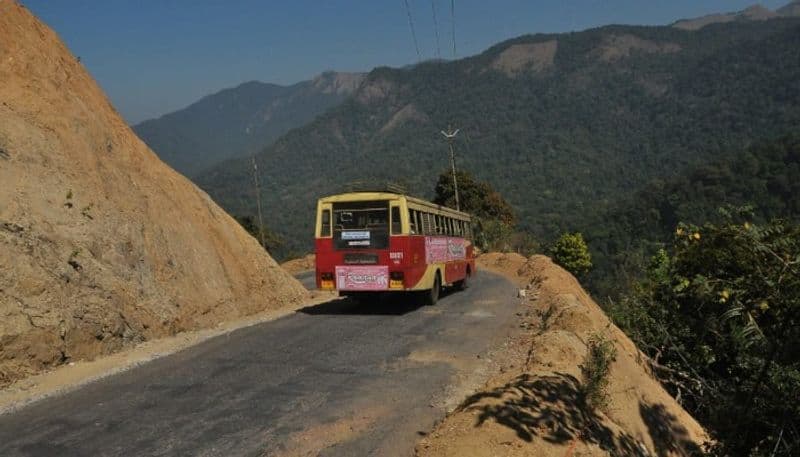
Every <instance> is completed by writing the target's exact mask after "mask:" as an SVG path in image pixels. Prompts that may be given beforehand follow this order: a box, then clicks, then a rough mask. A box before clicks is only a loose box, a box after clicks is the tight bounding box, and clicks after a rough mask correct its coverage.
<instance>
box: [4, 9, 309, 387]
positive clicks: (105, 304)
mask: <svg viewBox="0 0 800 457" xmlns="http://www.w3.org/2000/svg"><path fill="white" fill-rule="evenodd" d="M0 81H2V83H1V84H0V387H2V386H4V385H7V384H8V383H10V382H12V381H13V380H15V379H19V378H22V377H24V376H27V375H30V374H34V373H36V372H38V371H41V370H43V369H47V368H49V367H53V366H56V365H58V364H61V363H64V362H67V361H70V360H76V359H88V358H93V357H96V356H98V355H102V354H108V353H111V352H113V351H116V350H119V349H120V348H122V347H124V346H126V345H131V344H134V343H136V342H138V341H142V340H147V339H150V338H154V337H159V336H163V335H168V334H173V333H176V332H179V331H182V330H188V329H196V328H201V327H208V326H213V325H215V324H216V323H217V322H219V321H220V320H222V319H231V318H235V317H238V316H242V315H247V314H252V313H256V312H259V311H262V310H265V309H270V308H277V307H280V306H285V305H288V304H291V303H293V302H298V301H300V300H303V299H304V298H305V296H306V292H305V290H304V289H303V288H302V286H301V285H300V284H299V283H298V282H297V281H295V280H294V279H293V278H291V277H290V276H288V275H287V274H286V273H285V272H284V271H283V270H282V269H281V268H280V267H279V266H278V265H277V264H276V263H275V261H273V260H272V258H270V256H269V255H268V254H267V253H266V252H264V251H263V250H262V249H261V248H260V247H259V245H258V243H257V242H256V240H255V239H253V238H252V237H250V236H249V235H248V234H247V233H246V232H245V231H244V230H243V229H242V228H241V227H239V225H238V224H237V223H236V222H235V221H234V220H233V219H232V218H231V217H230V216H228V215H227V214H226V213H225V212H224V211H222V210H221V209H220V208H219V207H218V206H217V205H216V204H215V203H214V202H213V201H212V200H211V199H210V198H209V197H208V196H207V195H206V194H205V193H204V192H203V191H201V190H199V189H198V188H197V187H196V186H194V185H193V184H192V183H190V182H189V181H188V180H187V179H185V178H183V177H182V176H180V175H179V174H178V173H176V172H175V171H173V170H172V169H170V168H169V167H167V166H166V165H165V164H163V163H162V162H161V161H159V160H158V158H157V157H156V156H155V154H154V153H153V152H152V151H150V149H148V148H147V146H146V145H145V144H144V143H143V142H142V141H141V140H139V138H137V137H136V135H134V134H133V132H132V131H131V130H130V129H129V128H128V126H127V125H126V124H125V122H124V121H123V120H122V119H121V117H120V116H119V115H118V114H117V112H116V111H115V110H114V108H113V107H112V106H111V105H110V103H109V102H108V100H107V99H106V97H105V95H104V94H103V92H102V91H101V90H100V88H99V87H98V86H97V84H96V83H95V81H94V80H93V79H92V78H91V77H90V76H89V74H88V73H87V72H86V70H85V69H84V68H83V67H82V65H81V64H80V62H79V61H78V59H76V57H75V56H73V55H72V54H71V53H70V52H69V50H67V48H66V47H65V46H64V44H63V43H62V42H61V41H60V40H59V38H58V37H57V36H56V34H55V33H54V32H53V31H52V30H50V29H49V28H48V27H47V26H45V25H43V24H42V23H41V22H39V21H38V20H37V19H36V18H35V17H34V16H33V15H32V14H31V13H30V12H29V11H28V10H27V9H25V8H24V7H22V6H20V5H19V4H17V3H16V2H15V1H11V0H0Z"/></svg>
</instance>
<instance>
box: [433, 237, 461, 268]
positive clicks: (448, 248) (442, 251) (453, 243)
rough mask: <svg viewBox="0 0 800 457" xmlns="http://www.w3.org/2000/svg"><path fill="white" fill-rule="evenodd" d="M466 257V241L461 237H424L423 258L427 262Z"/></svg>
mask: <svg viewBox="0 0 800 457" xmlns="http://www.w3.org/2000/svg"><path fill="white" fill-rule="evenodd" d="M466 257H467V243H466V241H465V240H464V239H463V238H448V237H445V236H428V237H425V260H426V262H427V263H439V262H449V261H451V260H464V259H465V258H466Z"/></svg>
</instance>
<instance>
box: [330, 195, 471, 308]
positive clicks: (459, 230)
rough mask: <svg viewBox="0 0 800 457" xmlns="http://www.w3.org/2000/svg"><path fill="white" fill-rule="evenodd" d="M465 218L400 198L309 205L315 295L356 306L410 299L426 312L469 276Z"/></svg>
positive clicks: (334, 199)
mask: <svg viewBox="0 0 800 457" xmlns="http://www.w3.org/2000/svg"><path fill="white" fill-rule="evenodd" d="M471 232H472V228H471V220H470V216H469V215H468V214H466V213H463V212H460V211H456V210H453V209H450V208H447V207H444V206H440V205H436V204H434V203H431V202H428V201H425V200H421V199H418V198H414V197H409V196H407V195H404V194H402V193H395V192H391V191H382V192H351V193H345V194H338V195H332V196H329V197H324V198H321V199H320V200H319V201H318V202H317V225H316V234H315V238H316V239H315V248H316V278H317V287H318V288H320V289H323V290H338V291H339V293H340V295H348V296H353V297H355V298H357V299H361V298H367V297H375V296H376V294H381V293H388V292H400V291H417V292H418V293H419V294H420V295H422V298H423V301H424V302H426V303H427V304H434V303H436V301H437V300H438V299H439V292H440V290H441V288H442V287H445V286H454V287H457V288H466V287H467V285H468V283H469V280H470V278H471V277H472V275H474V274H475V257H474V251H473V246H472V242H471Z"/></svg>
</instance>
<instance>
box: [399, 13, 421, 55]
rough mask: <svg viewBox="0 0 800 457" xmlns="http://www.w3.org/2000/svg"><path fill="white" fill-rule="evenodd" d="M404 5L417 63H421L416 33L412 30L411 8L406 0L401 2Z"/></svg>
mask: <svg viewBox="0 0 800 457" xmlns="http://www.w3.org/2000/svg"><path fill="white" fill-rule="evenodd" d="M403 3H405V5H406V13H407V14H408V26H409V27H410V28H411V39H412V40H414V50H415V51H417V62H422V55H421V54H420V53H419V45H418V44H417V32H416V31H415V30H414V18H413V17H412V16H411V6H409V4H408V0H403Z"/></svg>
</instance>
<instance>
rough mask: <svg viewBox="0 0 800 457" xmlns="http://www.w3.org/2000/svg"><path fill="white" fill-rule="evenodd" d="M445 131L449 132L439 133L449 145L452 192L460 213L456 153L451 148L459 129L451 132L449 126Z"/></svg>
mask: <svg viewBox="0 0 800 457" xmlns="http://www.w3.org/2000/svg"><path fill="white" fill-rule="evenodd" d="M447 129H448V130H450V132H445V131H444V130H442V131H441V133H442V135H444V137H445V138H447V143H448V144H449V145H450V166H451V167H452V169H453V191H454V192H455V196H456V210H457V211H461V204H460V203H459V201H458V179H456V153H455V148H453V142H454V141H455V139H456V135H458V131H459V129H455V130H451V129H452V127H450V126H448V127H447Z"/></svg>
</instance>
